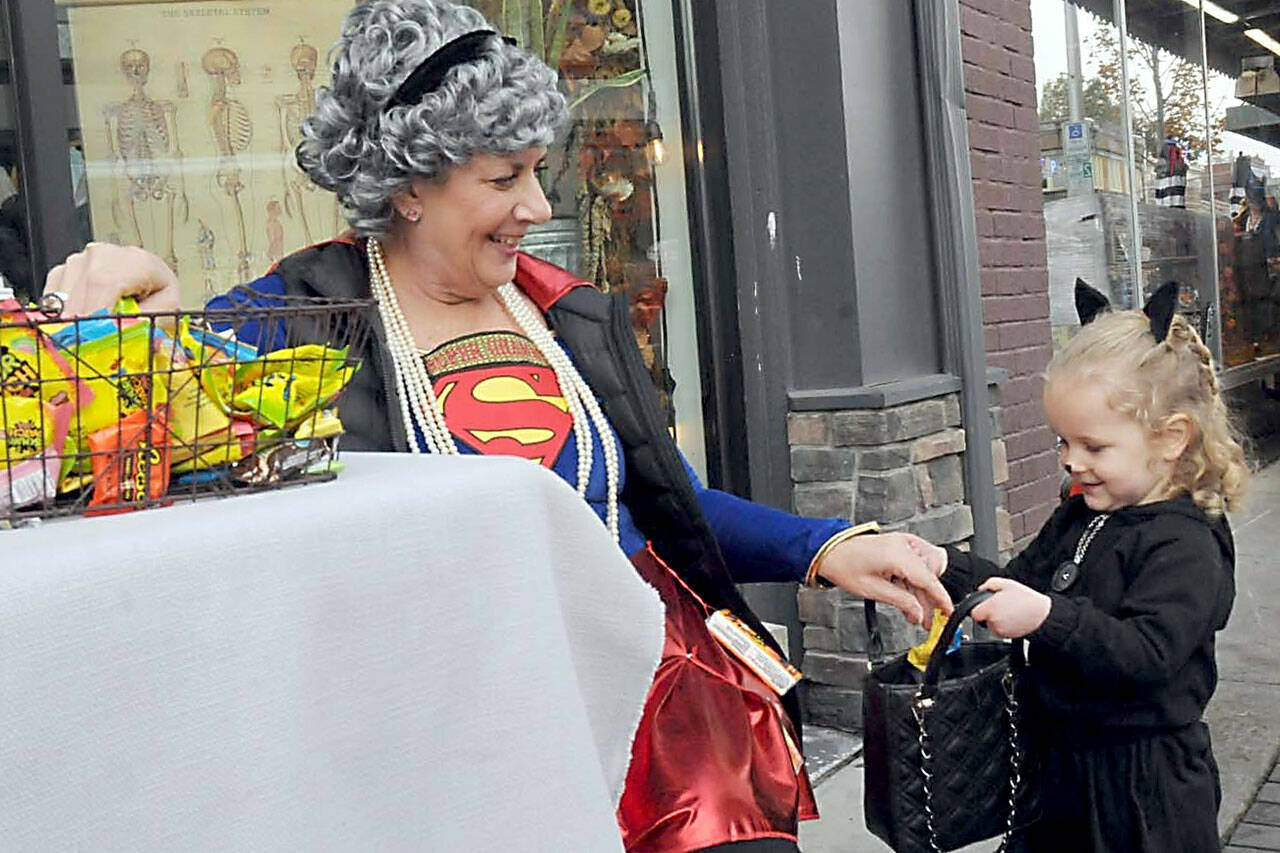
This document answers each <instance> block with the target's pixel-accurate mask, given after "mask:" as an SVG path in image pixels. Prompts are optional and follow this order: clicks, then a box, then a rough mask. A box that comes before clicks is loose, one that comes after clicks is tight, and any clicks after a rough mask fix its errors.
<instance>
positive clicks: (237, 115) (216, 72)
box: [200, 47, 253, 281]
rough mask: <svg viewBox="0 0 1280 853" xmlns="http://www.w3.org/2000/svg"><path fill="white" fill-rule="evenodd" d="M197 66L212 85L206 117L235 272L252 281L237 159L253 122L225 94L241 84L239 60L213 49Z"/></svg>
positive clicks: (250, 134) (230, 53)
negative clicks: (230, 222)
mask: <svg viewBox="0 0 1280 853" xmlns="http://www.w3.org/2000/svg"><path fill="white" fill-rule="evenodd" d="M200 65H201V67H203V68H204V72H205V73H206V74H208V75H209V80H210V81H211V82H212V83H213V95H212V97H211V98H210V101H209V114H208V117H209V127H210V128H211V129H212V130H213V140H214V143H215V144H216V145H217V146H218V169H217V171H216V172H215V173H214V179H215V181H216V182H217V185H218V187H219V188H220V189H221V190H222V191H223V192H224V193H226V194H227V197H228V198H230V199H231V203H232V205H233V207H234V208H235V213H236V225H237V227H238V232H239V237H240V251H239V253H238V255H237V258H238V259H239V265H238V267H237V270H236V273H237V275H239V276H240V280H241V281H248V280H249V279H250V278H251V276H250V269H249V242H248V236H247V234H246V233H245V223H244V207H243V205H241V203H240V193H241V192H243V191H244V181H242V180H241V172H240V163H239V161H238V160H237V159H236V157H237V155H238V154H240V153H242V152H244V151H247V150H248V148H249V143H250V142H251V141H253V122H252V121H251V120H250V119H249V110H248V109H246V108H245V105H244V104H242V103H241V102H240V101H238V100H236V99H235V98H232V97H229V96H228V91H227V87H228V85H235V86H238V85H240V59H239V58H238V57H237V56H236V54H235V52H234V51H232V50H229V49H228V48H225V47H213V48H210V49H209V50H207V51H206V52H205V54H204V57H203V58H202V59H201V60H200Z"/></svg>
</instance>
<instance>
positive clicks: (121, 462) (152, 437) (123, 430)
mask: <svg viewBox="0 0 1280 853" xmlns="http://www.w3.org/2000/svg"><path fill="white" fill-rule="evenodd" d="M166 431H167V430H166V427H165V413H164V410H163V409H162V410H160V411H158V412H156V413H155V414H154V415H152V414H151V413H150V412H148V411H146V410H145V409H143V410H140V411H137V412H134V413H133V414H132V415H130V416H129V417H127V418H125V419H124V420H122V421H120V422H118V423H116V424H113V425H111V426H109V427H106V428H104V429H101V430H99V431H98V432H95V433H94V434H93V435H91V436H89V440H88V445H89V450H90V452H91V453H92V454H93V455H92V461H93V480H94V484H93V498H92V499H91V500H90V501H89V506H91V507H101V506H109V507H111V508H110V509H101V510H95V511H90V512H86V513H85V514H86V515H108V514H111V513H117V512H129V511H130V510H133V509H138V508H140V507H141V506H145V505H146V504H147V503H149V502H151V501H154V500H156V499H158V498H161V497H163V496H164V494H165V492H166V491H168V489H169V446H168V444H167V443H166V442H165V434H166ZM119 504H136V505H137V506H118V505H119Z"/></svg>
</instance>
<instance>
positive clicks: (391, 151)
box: [298, 0, 567, 237]
mask: <svg viewBox="0 0 1280 853" xmlns="http://www.w3.org/2000/svg"><path fill="white" fill-rule="evenodd" d="M487 28H488V25H487V24H486V23H485V20H484V18H483V17H481V15H480V13H479V12H476V11H475V10H474V9H470V8H468V7H466V6H456V5H453V4H450V3H433V2H404V0H373V2H366V3H363V4H361V5H359V6H357V7H356V8H355V9H353V10H352V11H351V14H349V15H348V16H347V19H346V21H345V22H344V23H343V26H342V35H341V36H340V37H339V39H338V42H337V44H336V45H334V49H333V52H332V54H331V56H332V58H333V78H332V81H331V82H330V84H329V86H328V88H327V89H324V90H322V91H321V93H320V95H319V97H318V98H317V99H316V109H315V114H314V115H312V116H311V117H310V118H308V119H307V120H306V121H304V122H303V123H302V134H303V137H304V138H303V141H302V144H301V145H299V146H298V164H299V165H300V166H302V168H303V169H304V170H305V171H306V172H307V174H308V175H310V176H311V179H312V180H313V181H315V183H316V184H318V185H319V186H321V187H324V188H325V189H328V190H332V191H333V192H335V193H336V194H337V196H338V198H339V199H340V200H341V201H342V204H343V206H344V207H345V208H346V209H347V211H348V214H349V221H350V223H351V225H352V227H353V228H354V229H355V231H356V233H357V234H359V235H360V236H365V237H368V236H378V237H381V236H385V235H386V234H388V232H389V231H390V230H391V227H392V223H393V220H394V215H395V208H394V206H393V204H392V201H391V200H392V198H393V197H394V196H396V195H400V194H404V193H406V192H408V191H409V190H410V189H411V183H412V181H413V180H414V179H415V178H417V179H432V178H434V179H436V180H437V181H443V180H445V179H446V178H447V177H448V175H449V171H450V169H451V168H452V167H454V166H457V165H460V164H462V163H466V162H467V161H468V160H470V159H471V157H472V155H474V154H475V153H477V152H485V153H488V154H499V153H515V152H523V151H528V150H530V149H533V148H545V147H546V146H548V145H550V144H551V141H552V138H553V137H554V135H555V131H556V128H557V127H558V126H559V125H560V124H561V123H562V122H563V121H564V120H565V118H566V116H567V112H566V110H565V101H564V96H563V95H561V94H560V92H559V91H558V90H557V89H556V74H555V72H554V71H552V70H551V69H550V68H548V67H547V66H546V65H545V64H544V63H543V62H541V61H540V60H538V59H537V58H535V57H533V56H531V55H529V54H528V53H526V52H525V51H523V50H521V49H519V48H518V47H515V46H513V45H511V44H508V43H507V42H505V41H503V40H502V39H499V38H490V39H488V40H487V41H485V42H484V43H483V45H481V46H479V47H478V48H477V50H476V57H475V59H474V60H473V61H471V62H467V63H464V64H462V65H459V66H456V67H454V68H453V69H451V70H450V71H448V73H446V74H445V75H444V77H443V79H441V80H440V82H439V84H438V86H437V87H436V88H435V89H434V90H433V91H430V92H427V93H425V94H424V95H423V96H422V97H421V99H420V100H417V101H414V100H412V99H409V98H401V99H399V100H393V98H392V96H393V94H394V93H395V92H396V90H397V88H398V87H399V86H400V85H401V84H402V83H403V82H405V79H406V77H407V76H408V75H409V74H410V72H412V71H413V70H414V69H416V68H418V66H419V65H421V63H422V62H423V60H425V59H426V58H427V57H429V56H431V55H432V54H433V53H435V52H436V50H438V49H439V48H440V47H441V46H443V45H444V44H447V43H449V42H451V41H453V40H454V39H456V38H457V37H459V36H463V35H466V34H467V33H471V32H475V31H478V30H485V29H487Z"/></svg>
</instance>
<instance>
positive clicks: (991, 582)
mask: <svg viewBox="0 0 1280 853" xmlns="http://www.w3.org/2000/svg"><path fill="white" fill-rule="evenodd" d="M978 588H979V589H988V590H991V591H992V592H994V593H995V595H993V596H992V597H991V598H988V599H987V600H986V601H984V602H982V603H981V604H979V605H978V606H977V607H975V608H973V614H972V615H973V618H974V620H975V621H978V622H981V623H983V624H984V625H986V626H987V628H988V629H990V631H991V633H993V634H995V635H996V636H997V637H1003V638H1004V639H1006V640H1016V639H1018V638H1020V637H1025V636H1027V634H1030V633H1031V632H1032V631H1034V630H1036V629H1037V628H1039V627H1040V626H1041V625H1043V624H1044V620H1045V619H1047V618H1049V608H1051V607H1052V606H1053V601H1052V600H1051V599H1050V598H1049V596H1047V595H1045V594H1044V593H1042V592H1036V591H1035V590H1034V589H1032V588H1031V587H1029V586H1026V585H1025V584H1020V583H1018V582H1017V581H1015V580H1012V579H1011V578H989V579H988V580H987V582H986V583H984V584H983V585H982V586H980V587H978Z"/></svg>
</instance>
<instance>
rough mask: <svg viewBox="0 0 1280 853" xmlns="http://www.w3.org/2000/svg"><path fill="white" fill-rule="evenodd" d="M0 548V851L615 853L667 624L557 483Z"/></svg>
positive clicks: (265, 511)
mask: <svg viewBox="0 0 1280 853" xmlns="http://www.w3.org/2000/svg"><path fill="white" fill-rule="evenodd" d="M344 460H345V461H346V462H347V464H348V469H347V470H346V471H345V472H344V473H343V474H342V475H341V476H340V477H339V478H338V479H337V480H336V481H334V482H331V483H324V484H319V485H311V486H305V487H298V488H288V489H284V490H282V491H277V492H269V493H261V494H254V495H246V496H240V497H234V498H229V499H222V500H212V501H205V502H198V503H187V504H180V505H175V506H172V507H166V508H162V509H153V510H147V511H144V512H135V513H130V514H126V515H116V516H111V517H102V518H90V519H76V520H70V521H57V522H49V523H46V524H45V525H44V526H42V527H38V528H32V529H23V530H11V531H0V849H3V850H6V851H19V850H33V851H34V850H38V851H46V850H70V849H80V850H95V851H105V850H131V851H150V850H282V849H288V850H353V849H364V850H374V849H377V850H401V849H406V850H407V849H413V850H468V851H484V850H502V851H518V850H549V849H556V850H591V851H607V850H621V842H620V840H619V836H618V829H617V825H616V822H615V808H616V805H617V801H618V797H619V795H620V793H621V787H622V781H623V778H624V776H625V773H626V769H627V762H628V759H629V756H630V744H631V739H632V736H633V734H634V731H635V727H636V724H637V722H638V720H639V717H640V711H641V708H642V705H643V702H644V697H645V692H646V690H647V689H648V687H649V683H650V680H651V678H652V675H653V672H654V668H655V667H656V665H657V662H658V658H659V654H660V652H661V649H662V643H663V615H662V607H661V604H660V603H659V601H658V598H657V595H656V594H655V593H654V591H653V590H652V588H650V587H649V586H647V585H646V584H644V582H643V581H641V580H640V578H639V577H638V576H637V574H636V572H635V570H634V569H633V568H632V566H631V565H630V563H628V561H627V560H626V559H625V558H624V557H623V555H622V553H621V551H619V549H618V548H617V546H616V545H615V544H614V543H613V542H612V541H611V540H610V538H609V536H608V534H607V532H606V531H605V529H604V527H603V526H602V525H601V523H600V521H599V519H598V518H597V517H596V516H595V515H594V514H593V513H592V512H591V510H590V509H589V508H588V507H587V506H586V504H584V503H583V502H582V500H581V499H580V498H578V497H577V495H576V494H575V493H574V491H573V490H572V489H571V488H570V487H569V486H567V485H566V484H565V483H564V482H563V481H561V480H560V479H558V478H557V477H556V476H555V475H553V474H551V473H549V472H547V471H545V470H543V469H541V468H539V467H538V466H536V465H530V464H529V463H528V462H527V461H524V460H516V459H509V458H438V457H413V456H408V455H393V454H387V455H382V454H354V455H348V456H346V457H344Z"/></svg>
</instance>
